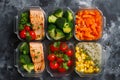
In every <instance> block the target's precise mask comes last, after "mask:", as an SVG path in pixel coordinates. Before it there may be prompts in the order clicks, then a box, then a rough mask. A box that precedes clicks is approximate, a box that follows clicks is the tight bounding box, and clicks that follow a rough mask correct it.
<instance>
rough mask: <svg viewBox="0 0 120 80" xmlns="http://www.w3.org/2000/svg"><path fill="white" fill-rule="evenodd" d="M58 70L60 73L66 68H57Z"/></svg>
mask: <svg viewBox="0 0 120 80" xmlns="http://www.w3.org/2000/svg"><path fill="white" fill-rule="evenodd" d="M58 71H59V72H61V73H63V72H65V71H66V69H65V68H59V69H58Z"/></svg>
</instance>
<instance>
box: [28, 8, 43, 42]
mask: <svg viewBox="0 0 120 80" xmlns="http://www.w3.org/2000/svg"><path fill="white" fill-rule="evenodd" d="M30 22H31V24H32V25H33V26H32V29H33V30H34V31H35V33H36V36H37V37H36V40H40V39H42V38H43V36H44V34H45V33H44V14H43V11H42V10H40V9H39V10H38V9H30Z"/></svg>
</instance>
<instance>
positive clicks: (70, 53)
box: [66, 49, 73, 57]
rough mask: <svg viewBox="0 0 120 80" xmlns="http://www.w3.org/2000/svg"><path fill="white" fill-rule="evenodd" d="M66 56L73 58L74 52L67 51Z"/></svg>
mask: <svg viewBox="0 0 120 80" xmlns="http://www.w3.org/2000/svg"><path fill="white" fill-rule="evenodd" d="M66 54H67V55H68V56H69V57H71V56H73V50H71V49H68V50H67V51H66Z"/></svg>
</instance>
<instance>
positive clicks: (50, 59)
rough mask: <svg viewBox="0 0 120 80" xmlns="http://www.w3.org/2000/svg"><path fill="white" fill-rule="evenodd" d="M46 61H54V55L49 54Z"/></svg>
mask: <svg viewBox="0 0 120 80" xmlns="http://www.w3.org/2000/svg"><path fill="white" fill-rule="evenodd" d="M47 59H48V60H49V61H54V60H55V59H56V56H55V54H49V55H48V57H47Z"/></svg>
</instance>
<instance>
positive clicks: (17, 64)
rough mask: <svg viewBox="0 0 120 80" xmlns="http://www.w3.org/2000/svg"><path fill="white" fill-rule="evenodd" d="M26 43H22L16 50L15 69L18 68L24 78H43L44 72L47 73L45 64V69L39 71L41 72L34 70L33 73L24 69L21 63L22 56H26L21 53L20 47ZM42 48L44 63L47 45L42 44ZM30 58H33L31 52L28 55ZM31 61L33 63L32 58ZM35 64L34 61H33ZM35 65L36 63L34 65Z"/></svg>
mask: <svg viewBox="0 0 120 80" xmlns="http://www.w3.org/2000/svg"><path fill="white" fill-rule="evenodd" d="M23 43H24V42H21V43H20V44H19V45H18V47H17V48H16V49H15V54H14V59H15V60H14V65H15V67H16V68H17V71H18V72H19V73H20V74H21V75H22V76H23V77H41V78H42V76H43V74H44V72H45V67H46V65H45V63H44V65H45V66H44V69H43V70H41V71H39V72H35V71H34V69H33V70H32V71H31V72H27V71H26V70H25V69H24V68H23V64H22V63H21V62H20V55H25V54H22V53H21V52H20V49H19V48H20V46H21V45H22V44H23ZM32 43H40V42H32ZM41 44H42V46H43V53H44V54H43V58H44V62H45V45H44V44H43V43H41ZM27 55H29V56H30V58H31V55H30V52H29V54H27ZM31 61H32V58H31ZM32 63H33V61H32ZM33 64H34V63H33Z"/></svg>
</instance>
